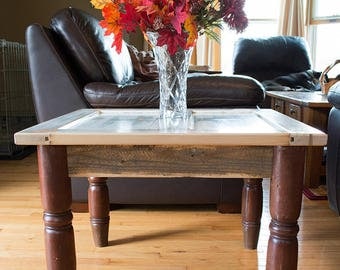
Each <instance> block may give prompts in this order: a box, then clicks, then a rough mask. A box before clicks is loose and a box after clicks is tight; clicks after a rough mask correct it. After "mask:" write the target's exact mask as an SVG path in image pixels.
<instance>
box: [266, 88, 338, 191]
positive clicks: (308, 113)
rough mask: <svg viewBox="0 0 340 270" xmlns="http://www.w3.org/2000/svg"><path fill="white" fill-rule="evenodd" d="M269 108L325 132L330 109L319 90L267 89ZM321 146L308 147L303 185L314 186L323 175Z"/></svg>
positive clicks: (325, 98) (318, 183)
mask: <svg viewBox="0 0 340 270" xmlns="http://www.w3.org/2000/svg"><path fill="white" fill-rule="evenodd" d="M266 94H267V96H268V97H270V98H271V108H272V109H274V110H276V111H278V112H280V113H283V114H285V115H288V116H290V117H292V118H294V119H296V120H298V121H301V122H303V123H306V124H308V125H310V126H312V127H315V128H317V129H320V130H322V131H323V132H326V133H327V123H328V115H329V111H330V109H331V105H330V103H328V101H327V96H325V95H322V94H321V92H295V91H267V92H266ZM322 157H323V147H308V149H307V152H306V157H305V166H306V167H305V177H304V185H305V186H306V187H311V188H315V187H318V186H319V185H320V177H321V176H323V175H325V168H324V166H323V165H322Z"/></svg>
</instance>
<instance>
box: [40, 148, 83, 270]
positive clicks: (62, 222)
mask: <svg viewBox="0 0 340 270" xmlns="http://www.w3.org/2000/svg"><path fill="white" fill-rule="evenodd" d="M37 153H38V165H39V178H40V192H41V199H42V205H43V208H44V223H45V245H46V263H47V269H53V270H65V269H68V270H74V269H76V253H75V243H74V232H73V227H72V212H71V210H70V209H71V202H72V192H71V181H70V179H69V177H68V169H67V156H66V148H65V147H64V146H38V148H37Z"/></svg>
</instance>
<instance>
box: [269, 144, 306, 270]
mask: <svg viewBox="0 0 340 270" xmlns="http://www.w3.org/2000/svg"><path fill="white" fill-rule="evenodd" d="M304 156H305V147H299V146H290V147H282V146H278V147H274V157H273V173H272V179H271V183H270V214H271V217H272V220H271V223H270V225H269V229H270V237H269V241H268V251H267V270H269V269H282V270H294V269H297V261H298V242H297V233H298V231H299V226H298V223H297V219H298V218H299V215H300V211H301V202H302V187H303V177H304Z"/></svg>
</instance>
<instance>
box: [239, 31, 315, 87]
mask: <svg viewBox="0 0 340 270" xmlns="http://www.w3.org/2000/svg"><path fill="white" fill-rule="evenodd" d="M233 58H234V59H233V65H234V67H233V68H234V71H233V73H234V74H243V75H248V76H251V77H253V78H255V79H257V80H259V81H260V82H262V81H264V80H270V79H273V78H275V77H278V76H282V75H286V74H289V73H296V72H301V71H305V70H308V69H311V60H310V55H309V49H308V44H307V42H306V41H305V39H304V38H301V37H295V36H275V37H270V38H257V39H251V38H240V39H239V40H238V41H237V42H236V43H235V47H234V55H233Z"/></svg>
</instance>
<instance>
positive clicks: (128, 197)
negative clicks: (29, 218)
mask: <svg viewBox="0 0 340 270" xmlns="http://www.w3.org/2000/svg"><path fill="white" fill-rule="evenodd" d="M26 43H27V50H28V60H29V69H30V76H31V82H32V89H33V99H34V104H35V109H36V114H37V119H38V121H39V122H42V121H46V120H48V119H51V118H53V117H56V116H60V115H62V114H65V113H68V112H71V111H74V110H77V109H80V108H87V107H101V108H127V107H130V108H138V107H143V108H145V107H154V108H157V107H158V99H159V93H158V81H157V80H149V81H141V80H137V78H136V76H135V73H136V70H134V65H133V64H132V61H131V55H130V54H129V51H128V49H127V46H126V44H123V49H122V53H121V54H119V55H118V54H117V53H116V52H115V50H114V49H112V48H111V46H110V44H111V41H110V40H109V39H108V38H107V37H104V35H103V30H102V29H101V28H100V27H99V26H98V20H97V19H96V18H94V17H92V16H90V15H89V14H87V13H84V12H83V11H80V10H78V9H74V8H67V9H63V10H60V11H59V12H57V13H56V14H55V16H53V17H52V19H51V24H50V25H49V26H48V27H46V26H42V25H39V24H32V25H30V26H29V27H28V28H27V31H26ZM187 96H188V101H187V102H188V107H217V108H226V107H228V108H229V107H252V108H255V107H256V106H257V105H258V104H260V103H261V102H263V100H264V89H263V87H262V85H261V84H260V83H259V82H258V81H256V80H254V79H252V78H250V77H246V76H230V77H228V76H221V75H207V74H199V73H192V74H190V76H189V78H188V91H187ZM242 183H243V182H242V180H240V179H204V178H202V179H189V178H184V179H183V178H171V179H170V178H167V179H153V180H152V181H150V180H148V179H141V178H116V179H109V181H108V185H109V193H110V202H111V203H112V204H217V205H218V206H219V210H220V211H223V212H225V211H229V212H239V211H240V202H241V189H242V186H243V184H242ZM87 184H88V183H87V181H84V180H83V179H72V188H73V200H74V201H76V202H86V201H87Z"/></svg>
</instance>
